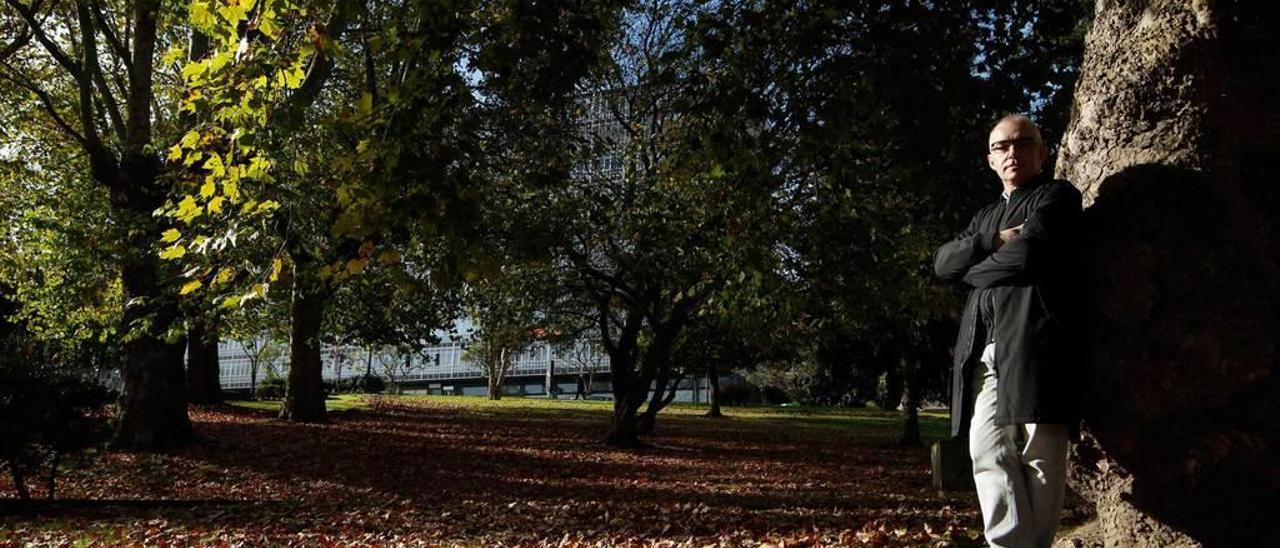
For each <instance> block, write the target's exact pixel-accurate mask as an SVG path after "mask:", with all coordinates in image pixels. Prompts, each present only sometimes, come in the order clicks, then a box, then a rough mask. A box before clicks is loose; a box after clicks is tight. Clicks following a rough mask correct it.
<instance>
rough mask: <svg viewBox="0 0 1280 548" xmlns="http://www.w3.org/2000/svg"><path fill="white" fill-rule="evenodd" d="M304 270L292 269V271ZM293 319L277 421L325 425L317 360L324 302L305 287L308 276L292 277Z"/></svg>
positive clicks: (321, 375)
mask: <svg viewBox="0 0 1280 548" xmlns="http://www.w3.org/2000/svg"><path fill="white" fill-rule="evenodd" d="M303 268H304V267H301V266H299V267H295V271H300V270H303ZM293 284H294V286H293V303H292V306H291V309H290V316H291V318H292V321H291V325H290V326H289V383H288V386H287V387H286V389H285V398H284V404H283V405H281V406H280V418H282V419H285V420H289V421H293V422H324V421H325V420H327V416H326V413H325V407H324V379H323V370H322V368H323V362H322V361H321V359H320V325H321V317H322V315H323V313H324V304H325V299H324V295H322V294H321V293H320V291H319V290H318V289H317V288H315V287H311V286H310V284H308V283H307V276H305V275H298V274H296V275H295V276H294V282H293Z"/></svg>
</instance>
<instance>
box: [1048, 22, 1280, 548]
mask: <svg viewBox="0 0 1280 548" xmlns="http://www.w3.org/2000/svg"><path fill="white" fill-rule="evenodd" d="M1278 23H1280V20H1278V18H1277V16H1276V13H1275V10H1274V7H1272V6H1271V3H1269V2H1150V1H1138V0H1111V1H1108V2H1099V3H1098V13H1097V15H1096V20H1095V22H1094V25H1093V28H1092V30H1091V31H1090V33H1089V36H1088V38H1087V42H1086V53H1085V59H1084V64H1083V67H1082V72H1081V77H1080V80H1079V83H1078V88H1077V90H1076V96H1075V109H1074V112H1073V116H1072V121H1071V125H1070V127H1069V128H1068V131H1067V133H1066V137H1065V141H1064V143H1063V147H1062V151H1061V156H1060V158H1059V161H1058V166H1057V173H1058V175H1059V176H1060V177H1063V178H1065V179H1068V180H1070V181H1072V182H1073V183H1075V185H1076V186H1077V187H1079V188H1080V189H1082V190H1083V191H1084V193H1085V200H1086V203H1089V202H1092V207H1090V209H1089V212H1088V218H1089V222H1090V229H1089V230H1090V234H1089V235H1088V238H1089V242H1090V251H1089V255H1088V257H1087V260H1088V261H1089V262H1088V263H1087V265H1088V271H1089V279H1088V284H1089V291H1090V311H1089V318H1088V321H1087V322H1086V325H1087V326H1089V329H1090V330H1091V331H1090V333H1089V334H1088V337H1087V338H1088V340H1087V341H1086V348H1087V351H1088V365H1089V366H1090V367H1089V369H1090V377H1089V382H1088V383H1087V385H1088V389H1087V398H1086V404H1085V427H1086V434H1085V436H1084V437H1083V440H1082V442H1081V443H1080V444H1078V445H1077V446H1076V447H1075V448H1074V449H1073V463H1072V469H1071V483H1072V486H1073V487H1074V488H1075V490H1076V491H1078V492H1080V493H1081V494H1082V495H1083V496H1085V497H1086V498H1087V499H1089V500H1090V501H1092V502H1093V503H1094V504H1095V505H1096V506H1097V510H1098V516H1099V520H1100V522H1101V523H1100V524H1101V529H1102V531H1103V534H1104V536H1105V539H1106V543H1107V545H1109V546H1144V545H1145V546H1163V545H1178V544H1194V543H1204V544H1208V545H1220V546H1256V545H1262V544H1264V543H1267V541H1274V539H1275V538H1276V537H1277V536H1278V535H1280V520H1277V519H1275V509H1276V508H1280V466H1277V463H1278V462H1280V428H1278V427H1277V424H1278V423H1277V422H1276V419H1275V418H1276V417H1277V416H1280V376H1278V375H1277V364H1278V363H1280V354H1277V347H1276V341H1277V340H1278V339H1277V335H1278V334H1280V333H1278V332H1280V274H1278V273H1277V258H1278V257H1280V254H1278V253H1277V252H1278V251H1280V239H1278V236H1280V234H1277V230H1276V228H1277V222H1280V186H1278V185H1276V184H1275V176H1276V173H1280V124H1278V123H1277V121H1278V120H1280V68H1278V67H1280V63H1277V62H1276V60H1277V59H1280V47H1277V36H1280V35H1277V34H1276V32H1275V29H1276V28H1277V24H1278Z"/></svg>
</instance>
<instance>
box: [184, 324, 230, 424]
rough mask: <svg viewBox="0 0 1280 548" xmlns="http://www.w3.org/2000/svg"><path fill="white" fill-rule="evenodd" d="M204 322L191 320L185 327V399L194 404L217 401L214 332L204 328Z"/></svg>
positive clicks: (219, 392)
mask: <svg viewBox="0 0 1280 548" xmlns="http://www.w3.org/2000/svg"><path fill="white" fill-rule="evenodd" d="M205 325H206V324H205V323H204V322H203V321H200V320H191V321H189V324H188V327H187V399H188V400H190V402H191V403H197V404H214V403H221V402H222V382H221V380H220V379H219V374H220V371H219V364H218V332H217V330H216V329H211V330H206V329H205Z"/></svg>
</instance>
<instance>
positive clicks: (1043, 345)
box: [934, 115, 1084, 547]
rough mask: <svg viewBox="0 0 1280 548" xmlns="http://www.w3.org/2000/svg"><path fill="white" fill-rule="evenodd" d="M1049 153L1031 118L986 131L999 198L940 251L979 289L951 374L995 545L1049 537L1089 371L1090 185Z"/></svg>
mask: <svg viewBox="0 0 1280 548" xmlns="http://www.w3.org/2000/svg"><path fill="white" fill-rule="evenodd" d="M1047 157H1048V150H1047V149H1046V148H1045V146H1044V142H1043V140H1042V138H1041V137H1040V130H1039V129H1037V128H1036V125H1035V124H1034V123H1033V122H1032V121H1031V119H1030V118H1028V117H1026V116H1024V115H1009V116H1005V117H1004V118H1001V119H1000V120H999V121H998V122H997V123H996V125H995V127H994V128H992V130H991V134H990V135H989V136H988V139H987V165H989V166H990V167H991V170H992V171H994V172H995V174H996V175H997V176H998V177H999V179H1000V183H1001V193H1000V197H999V199H998V200H996V201H994V202H992V203H991V204H990V205H988V206H986V207H984V208H982V210H981V211H979V212H978V214H977V215H975V216H974V217H973V220H972V221H971V222H970V223H969V226H968V228H966V229H965V230H964V232H962V233H960V235H959V236H957V237H956V239H954V240H952V241H951V242H949V243H947V244H945V245H943V246H942V247H940V248H938V251H937V253H936V254H935V255H934V270H935V272H936V273H937V275H938V277H940V278H943V279H945V280H954V281H959V282H963V283H964V284H966V285H967V286H969V287H971V288H972V290H971V291H970V293H969V299H968V303H967V305H966V307H965V312H964V317H963V319H962V321H961V324H960V334H959V337H958V339H957V341H956V348H955V363H954V369H953V372H952V383H951V387H952V402H951V405H952V435H953V436H956V437H960V436H962V435H964V434H965V433H967V435H968V437H969V455H970V456H971V457H972V459H973V479H974V484H975V485H976V487H977V491H978V502H979V504H980V505H981V506H982V520H983V528H984V533H985V535H986V538H987V542H989V543H990V544H991V545H992V546H1014V547H1023V546H1045V547H1047V546H1050V545H1052V544H1053V537H1054V534H1055V533H1056V532H1057V528H1058V522H1059V519H1060V517H1061V514H1062V500H1063V493H1064V489H1065V486H1064V482H1065V479H1066V457H1067V444H1068V440H1069V438H1070V436H1071V435H1072V434H1073V433H1074V431H1075V430H1076V426H1077V424H1078V422H1079V407H1080V406H1079V404H1078V401H1079V396H1080V387H1081V383H1082V381H1083V376H1084V367H1083V365H1082V364H1081V361H1080V355H1079V353H1078V351H1077V350H1076V349H1077V348H1078V347H1079V330H1080V327H1081V323H1082V312H1083V311H1082V309H1081V304H1082V302H1083V298H1082V294H1081V293H1080V287H1081V283H1082V282H1081V280H1080V278H1079V273H1080V271H1081V266H1080V250H1081V249H1080V243H1079V237H1080V230H1081V217H1082V213H1081V209H1080V207H1081V201H1080V193H1079V192H1078V191H1077V190H1076V189H1075V187H1073V186H1072V185H1071V184H1070V183H1067V182H1065V181H1056V180H1053V179H1050V178H1049V177H1046V176H1045V175H1043V173H1042V168H1043V166H1044V162H1045V159H1046V158H1047Z"/></svg>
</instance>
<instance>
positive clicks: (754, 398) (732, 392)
mask: <svg viewBox="0 0 1280 548" xmlns="http://www.w3.org/2000/svg"><path fill="white" fill-rule="evenodd" d="M757 402H759V396H758V395H757V394H756V390H755V389H754V388H753V387H752V386H751V385H750V384H747V383H745V382H735V383H726V384H723V385H721V386H720V405H729V406H735V405H746V404H749V403H757Z"/></svg>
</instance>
